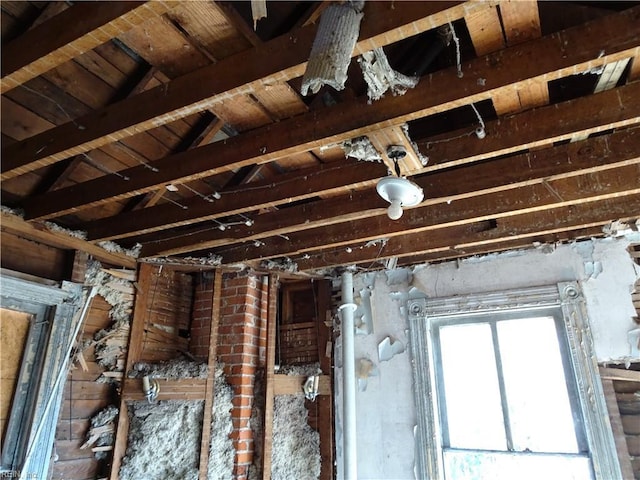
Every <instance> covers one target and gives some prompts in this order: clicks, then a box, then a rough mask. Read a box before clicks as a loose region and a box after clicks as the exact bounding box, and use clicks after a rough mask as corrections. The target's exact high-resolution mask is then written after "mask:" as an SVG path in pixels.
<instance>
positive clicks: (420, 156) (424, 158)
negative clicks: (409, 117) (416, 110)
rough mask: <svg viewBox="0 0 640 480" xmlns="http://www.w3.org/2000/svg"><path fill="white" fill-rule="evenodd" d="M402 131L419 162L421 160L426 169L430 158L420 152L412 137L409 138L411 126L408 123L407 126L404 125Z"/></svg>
mask: <svg viewBox="0 0 640 480" xmlns="http://www.w3.org/2000/svg"><path fill="white" fill-rule="evenodd" d="M402 131H403V132H404V136H405V137H406V138H407V141H408V142H409V143H410V144H411V146H412V147H413V151H414V152H415V153H416V155H417V156H418V160H420V163H421V164H422V166H423V167H426V166H427V164H428V163H429V157H427V156H426V155H423V154H422V152H420V150H419V149H418V144H417V143H416V142H414V141H413V140H412V139H411V137H410V136H409V124H408V123H405V124H403V125H402Z"/></svg>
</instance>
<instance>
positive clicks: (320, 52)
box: [300, 1, 364, 95]
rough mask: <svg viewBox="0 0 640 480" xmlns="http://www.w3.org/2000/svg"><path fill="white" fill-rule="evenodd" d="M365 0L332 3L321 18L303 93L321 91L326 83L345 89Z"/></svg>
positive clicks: (303, 78)
mask: <svg viewBox="0 0 640 480" xmlns="http://www.w3.org/2000/svg"><path fill="white" fill-rule="evenodd" d="M363 7H364V1H357V2H345V3H341V4H335V3H334V4H331V5H329V6H328V7H327V8H326V9H325V10H324V11H323V12H322V16H321V17H320V24H319V25H318V31H317V33H316V37H315V39H314V40H313V46H312V47H311V54H310V55H309V61H308V62H307V69H306V70H305V72H304V76H303V77H302V87H301V89H300V92H301V93H302V95H307V94H308V93H309V90H311V92H312V93H318V91H319V90H320V88H321V87H322V86H323V85H329V86H331V87H333V88H335V89H336V90H342V89H343V88H344V84H345V82H346V81H347V70H348V69H349V63H351V54H352V53H353V49H354V47H355V45H356V41H357V40H358V34H359V33H360V22H361V21H362V17H363V16H364V14H363V13H362V8H363Z"/></svg>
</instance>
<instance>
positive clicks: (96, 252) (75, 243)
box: [0, 212, 137, 268]
mask: <svg viewBox="0 0 640 480" xmlns="http://www.w3.org/2000/svg"><path fill="white" fill-rule="evenodd" d="M0 229H1V230H2V231H3V232H9V233H13V234H15V235H18V236H21V237H24V238H28V239H30V240H35V241H37V242H40V243H44V244H45V245H50V246H52V247H56V248H62V249H67V250H81V251H83V252H87V253H88V254H90V255H92V256H93V257H95V258H96V259H98V260H100V261H101V262H104V263H108V264H110V265H116V266H119V267H126V268H136V263H137V262H136V259H135V258H133V257H129V256H127V255H124V254H120V253H113V252H109V251H107V250H105V249H104V248H101V247H99V246H97V245H94V244H93V243H91V242H87V241H86V240H82V239H80V238H76V237H72V236H71V235H67V234H66V233H62V232H55V231H52V230H50V229H48V228H47V227H46V226H44V225H42V224H39V223H29V222H25V221H24V220H23V219H22V218H20V217H18V216H17V215H12V214H10V213H6V212H0Z"/></svg>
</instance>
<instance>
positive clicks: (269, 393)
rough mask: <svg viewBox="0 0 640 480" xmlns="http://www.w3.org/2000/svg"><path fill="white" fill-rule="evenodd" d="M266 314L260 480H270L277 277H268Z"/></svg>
mask: <svg viewBox="0 0 640 480" xmlns="http://www.w3.org/2000/svg"><path fill="white" fill-rule="evenodd" d="M268 302H269V304H268V314H267V361H266V365H265V402H264V443H263V445H264V448H263V452H262V479H263V480H271V450H272V448H273V403H274V389H273V384H274V375H275V371H274V369H275V363H276V316H277V307H278V276H277V275H274V274H271V275H269V298H268Z"/></svg>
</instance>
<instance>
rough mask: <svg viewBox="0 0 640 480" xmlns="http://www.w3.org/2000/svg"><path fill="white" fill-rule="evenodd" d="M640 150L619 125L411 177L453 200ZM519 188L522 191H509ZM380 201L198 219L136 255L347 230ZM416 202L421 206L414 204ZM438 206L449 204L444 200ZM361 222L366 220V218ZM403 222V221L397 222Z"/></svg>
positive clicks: (583, 171)
mask: <svg viewBox="0 0 640 480" xmlns="http://www.w3.org/2000/svg"><path fill="white" fill-rule="evenodd" d="M639 152H640V133H639V132H638V131H623V132H619V133H613V134H610V135H605V136H600V137H594V138H590V139H588V140H585V141H584V142H581V143H579V144H565V145H561V146H558V147H554V148H547V149H543V150H539V151H534V152H530V153H525V154H521V155H517V156H512V157H509V158H503V159H500V160H494V161H493V162H491V163H490V164H475V165H470V166H468V167H465V168H464V169H453V170H447V171H440V172H435V173H431V174H428V175H423V176H420V177H416V178H414V181H415V182H416V183H417V184H418V185H419V186H420V187H422V188H423V190H424V191H425V192H426V195H427V199H426V200H425V202H424V203H423V204H422V205H424V206H427V205H437V204H440V205H442V204H445V203H447V202H450V201H451V202H454V203H455V202H457V201H459V200H462V199H466V198H473V197H476V196H479V195H486V194H489V193H496V192H504V191H507V190H514V189H517V188H521V187H525V186H530V185H534V184H542V183H543V182H550V181H554V180H559V179H562V178H567V177H570V176H576V175H587V174H590V173H593V172H599V171H603V170H607V169H610V168H619V167H624V166H628V165H633V164H635V163H637V162H638V160H639V159H640V157H639V156H638V155H639ZM545 188H546V187H545ZM521 193H523V191H520V192H514V193H512V194H511V195H520V194H521ZM572 198H573V197H572ZM384 207H386V204H385V203H384V202H383V201H382V200H381V199H380V197H379V196H378V195H377V194H376V193H375V192H373V191H363V192H359V193H358V194H357V195H355V196H353V197H350V198H348V199H346V198H345V197H344V196H343V197H338V198H335V199H330V200H325V201H318V202H313V203H310V204H304V205H299V206H295V207H291V208H287V209H285V210H282V211H278V212H270V213H267V214H262V215H258V216H254V217H253V218H254V225H252V226H251V227H246V226H239V227H236V228H230V229H229V230H227V231H224V232H220V231H218V230H215V226H213V227H207V226H204V225H198V226H197V227H195V228H194V231H193V232H190V233H189V234H185V235H184V236H180V235H179V234H177V233H175V232H172V233H171V234H169V235H168V236H169V238H166V239H164V240H163V239H162V237H160V239H158V240H156V241H153V242H149V243H146V242H145V241H144V239H143V238H136V240H137V241H140V242H143V250H142V253H141V256H151V255H175V254H180V253H186V252H191V251H195V250H203V249H208V248H220V247H224V246H229V245H232V244H237V243H242V242H250V241H253V240H257V239H260V238H265V237H273V236H277V235H288V234H291V233H294V232H298V231H302V230H308V229H312V228H315V227H321V226H323V227H328V226H329V225H332V224H336V223H343V222H349V223H348V224H347V225H345V226H344V228H345V230H352V227H353V225H354V224H353V222H355V221H356V220H360V219H372V218H373V217H374V216H376V215H381V216H383V218H386V217H385V215H386V213H385V211H384ZM420 208H422V207H418V208H417V209H416V210H419V209H420ZM443 208H445V209H448V207H446V206H444V205H443ZM429 211H431V210H429ZM413 214H414V212H413V210H408V211H407V215H408V216H411V215H413ZM371 221H372V222H374V221H377V220H371ZM385 221H386V220H385ZM437 221H438V216H437V215H436V216H435V217H434V218H430V219H428V221H427V222H426V223H425V225H426V226H431V225H435V224H436V222H437ZM343 224H344V223H343ZM366 224H367V225H368V221H367V222H366ZM386 224H387V226H386V228H389V229H391V230H393V225H392V224H391V225H390V224H389V222H388V221H386ZM404 226H405V224H404V222H403V223H402V228H404Z"/></svg>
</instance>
